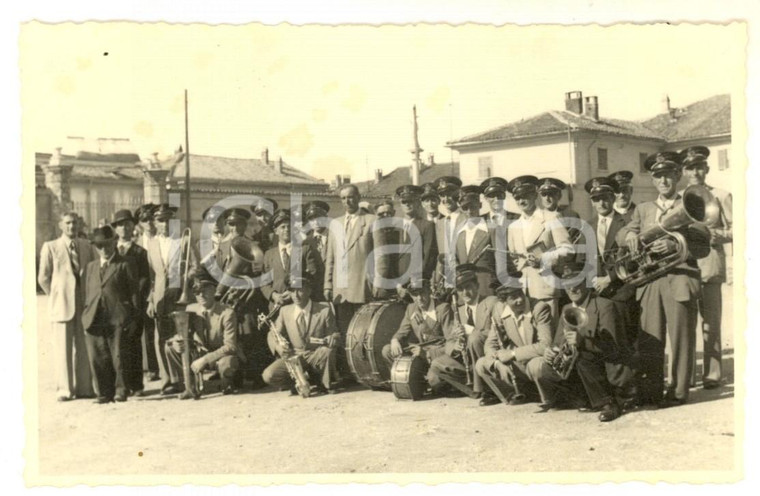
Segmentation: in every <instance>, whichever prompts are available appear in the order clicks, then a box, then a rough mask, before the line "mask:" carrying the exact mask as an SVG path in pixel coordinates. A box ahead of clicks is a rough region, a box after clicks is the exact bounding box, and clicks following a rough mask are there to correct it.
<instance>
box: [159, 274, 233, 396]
mask: <svg viewBox="0 0 760 496" xmlns="http://www.w3.org/2000/svg"><path fill="white" fill-rule="evenodd" d="M192 277H193V282H192V288H193V293H194V294H195V298H196V299H197V303H193V304H190V305H188V306H187V308H186V309H185V310H186V311H187V312H188V313H190V320H189V325H190V329H189V331H190V333H191V335H192V345H191V348H190V360H191V363H190V370H191V372H192V373H193V374H194V375H195V376H196V377H197V376H198V375H199V374H201V373H202V372H203V371H204V370H206V369H211V370H215V371H216V372H218V373H219V376H220V377H221V379H222V393H223V394H231V393H234V392H235V382H236V381H235V379H236V375H237V374H238V370H239V369H240V364H241V363H243V362H245V356H244V355H243V351H242V348H241V347H240V346H239V345H238V329H237V317H236V316H235V312H234V311H233V310H232V308H230V307H228V306H227V305H224V304H223V303H220V302H218V301H216V299H215V294H216V284H217V283H216V280H215V279H214V278H213V277H212V276H211V275H210V274H209V273H208V272H207V271H206V270H205V269H202V268H201V269H198V270H197V271H196V272H195V274H193V276H192ZM185 346H186V343H185V342H184V340H183V339H182V337H180V335H179V334H177V335H176V336H174V337H173V338H172V339H170V340H169V341H167V342H166V348H165V353H166V358H167V362H168V364H169V374H170V377H171V382H172V385H173V386H174V388H175V389H176V390H182V389H183V386H184V387H185V391H184V392H183V393H182V394H180V396H179V398H180V399H182V400H184V399H189V398H192V397H193V395H192V393H191V392H190V389H191V388H187V387H186V386H187V385H183V373H182V353H183V352H184V349H185ZM194 387H198V385H197V384H195V385H194Z"/></svg>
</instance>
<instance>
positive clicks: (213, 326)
mask: <svg viewBox="0 0 760 496" xmlns="http://www.w3.org/2000/svg"><path fill="white" fill-rule="evenodd" d="M204 310H206V309H205V308H204V307H203V305H201V304H200V303H192V304H190V305H188V306H187V311H188V312H189V313H190V314H191V315H192V318H191V319H190V326H191V328H192V331H193V341H194V342H195V343H196V346H197V347H198V348H199V349H200V350H201V351H205V352H206V354H205V355H204V357H203V359H204V361H205V362H206V363H207V364H214V363H216V362H217V361H219V359H220V358H223V357H225V356H237V357H238V358H239V359H240V360H245V355H244V354H243V349H242V348H241V347H240V345H239V344H238V323H237V317H236V315H235V312H234V311H233V310H232V308H231V307H229V306H227V305H224V304H222V303H219V302H216V303H214V306H213V307H211V308H210V309H209V310H208V315H207V317H204V316H203V312H204Z"/></svg>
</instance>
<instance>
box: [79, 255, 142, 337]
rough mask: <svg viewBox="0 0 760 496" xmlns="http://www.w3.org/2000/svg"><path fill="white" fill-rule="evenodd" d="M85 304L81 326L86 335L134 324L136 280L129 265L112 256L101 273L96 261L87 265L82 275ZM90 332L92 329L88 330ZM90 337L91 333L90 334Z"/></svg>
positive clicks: (137, 306)
mask: <svg viewBox="0 0 760 496" xmlns="http://www.w3.org/2000/svg"><path fill="white" fill-rule="evenodd" d="M84 280H85V304H84V311H83V312H82V325H83V327H84V329H85V330H86V331H88V332H91V331H94V332H99V330H96V328H97V329H100V328H102V326H105V325H110V326H112V327H114V328H124V327H126V326H128V325H129V324H130V323H131V322H132V321H136V319H137V316H138V315H139V314H138V313H137V309H138V308H140V306H139V302H138V298H139V291H138V279H137V274H136V270H135V268H134V265H133V264H132V262H131V261H128V260H126V259H124V258H123V257H122V256H121V255H119V254H118V253H114V254H113V257H111V260H110V261H109V262H108V263H107V265H106V266H105V267H104V268H103V269H101V267H100V260H99V259H97V260H93V261H92V262H90V263H88V264H87V267H86V268H85V271H84ZM91 328H92V329H91ZM91 333H93V332H91Z"/></svg>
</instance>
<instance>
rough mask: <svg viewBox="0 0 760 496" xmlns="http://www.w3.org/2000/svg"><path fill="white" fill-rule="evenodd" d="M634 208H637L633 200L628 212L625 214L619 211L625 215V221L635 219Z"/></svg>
mask: <svg viewBox="0 0 760 496" xmlns="http://www.w3.org/2000/svg"><path fill="white" fill-rule="evenodd" d="M634 210H636V204H635V203H633V202H631V203H629V204H628V210H626V212H625V213H624V214H620V212H618V213H619V214H620V215H622V216H623V219H624V220H625V223H626V224H628V223H629V222H631V219H633V212H634ZM615 211H616V212H617V210H615Z"/></svg>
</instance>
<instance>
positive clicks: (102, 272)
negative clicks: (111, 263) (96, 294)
mask: <svg viewBox="0 0 760 496" xmlns="http://www.w3.org/2000/svg"><path fill="white" fill-rule="evenodd" d="M107 268H108V262H106V263H104V264H103V265H101V266H100V278H101V279H103V275H104V274H105V273H106V269H107Z"/></svg>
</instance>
